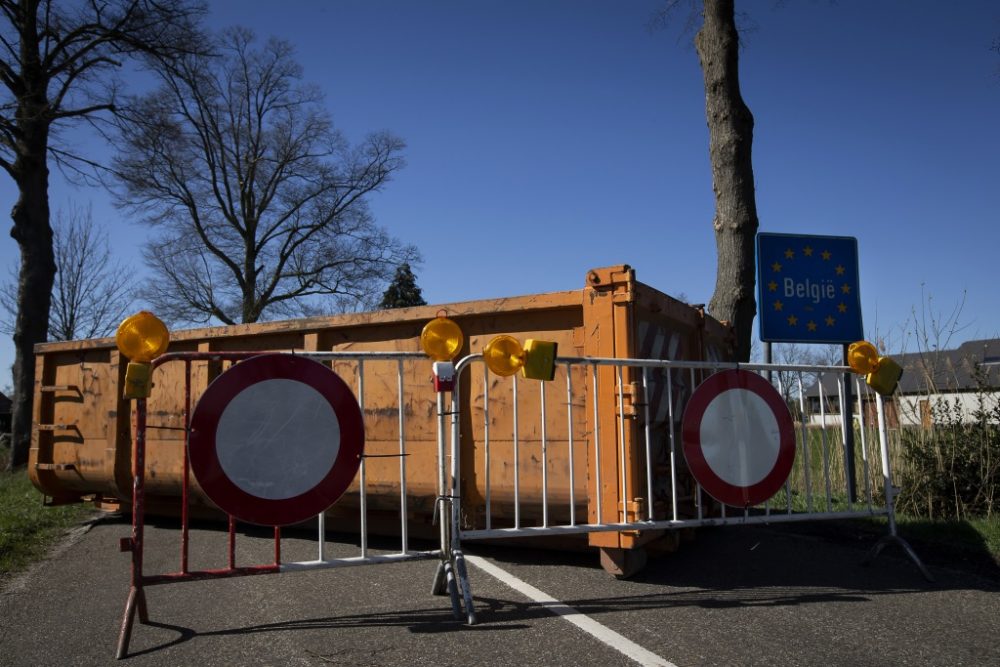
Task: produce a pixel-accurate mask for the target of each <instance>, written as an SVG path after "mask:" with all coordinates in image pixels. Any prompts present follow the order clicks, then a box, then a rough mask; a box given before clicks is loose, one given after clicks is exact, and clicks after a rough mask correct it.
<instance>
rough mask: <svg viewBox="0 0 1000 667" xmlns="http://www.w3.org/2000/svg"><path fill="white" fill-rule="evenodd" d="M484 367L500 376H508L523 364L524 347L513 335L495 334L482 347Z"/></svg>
mask: <svg viewBox="0 0 1000 667" xmlns="http://www.w3.org/2000/svg"><path fill="white" fill-rule="evenodd" d="M483 361H484V362H486V367H487V368H489V369H490V371H492V372H493V373H495V374H496V375H499V376H500V377H508V376H510V375H513V374H514V373H516V372H518V371H519V370H521V368H522V367H523V366H524V348H522V347H521V344H520V343H519V342H518V341H517V339H516V338H514V337H513V336H496V337H494V338H493V340H491V341H490V342H489V343H487V344H486V347H485V348H484V349H483Z"/></svg>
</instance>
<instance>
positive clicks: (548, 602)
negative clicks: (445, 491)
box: [465, 555, 677, 667]
mask: <svg viewBox="0 0 1000 667" xmlns="http://www.w3.org/2000/svg"><path fill="white" fill-rule="evenodd" d="M465 560H466V561H467V562H469V563H471V564H472V565H475V566H476V567H477V568H479V569H480V570H482V571H483V572H485V573H487V574H489V575H491V576H492V577H494V578H496V579H497V580H499V581H500V582H502V583H504V584H506V585H507V586H510V587H511V588H513V589H514V590H515V591H517V592H518V593H520V594H521V595H524V596H525V597H527V598H529V599H530V600H532V601H534V602H537V603H538V604H539V605H541V606H543V607H545V608H546V609H548V610H549V611H551V612H552V613H553V614H555V615H557V616H561V617H562V618H563V619H565V620H567V621H569V622H570V623H572V624H573V625H575V626H576V627H578V628H580V629H581V630H583V631H584V632H586V633H587V634H589V635H591V636H592V637H594V638H595V639H597V640H598V641H600V642H602V643H604V644H606V645H608V646H610V647H611V648H613V649H615V650H616V651H618V652H620V653H622V654H624V655H625V656H626V657H628V658H630V659H631V660H634V661H636V662H637V663H639V664H640V665H644V666H647V667H677V666H676V665H675V664H674V663H672V662H670V661H668V660H665V659H663V658H661V657H660V656H658V655H656V654H655V653H653V652H652V651H648V650H646V649H644V648H643V647H641V646H639V645H638V644H636V643H635V642H634V641H632V640H631V639H628V638H626V637H623V636H622V635H620V634H618V633H617V632H615V631H614V630H612V629H611V628H609V627H607V626H605V625H601V624H600V623H598V622H597V621H595V620H594V619H592V618H590V617H589V616H587V615H586V614H584V613H582V612H580V611H578V610H576V609H574V608H573V607H570V606H569V605H567V604H564V603H562V602H560V601H559V600H556V599H555V598H554V597H552V596H551V595H549V594H547V593H545V592H543V591H540V590H538V589H537V588H535V587H534V586H532V585H531V584H529V583H528V582H526V581H523V580H521V579H518V578H517V577H515V576H514V575H513V574H511V573H510V572H507V571H506V570H503V569H501V568H499V567H497V566H496V565H494V564H493V563H491V562H489V561H488V560H486V559H484V558H481V557H479V556H470V555H466V556H465Z"/></svg>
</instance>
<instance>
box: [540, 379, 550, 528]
mask: <svg viewBox="0 0 1000 667" xmlns="http://www.w3.org/2000/svg"><path fill="white" fill-rule="evenodd" d="M538 391H539V407H540V409H541V418H542V527H543V528H548V527H549V451H548V450H549V442H548V432H547V430H546V425H545V419H546V415H545V383H544V382H539V383H538Z"/></svg>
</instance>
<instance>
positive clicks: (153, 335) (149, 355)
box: [115, 310, 170, 398]
mask: <svg viewBox="0 0 1000 667" xmlns="http://www.w3.org/2000/svg"><path fill="white" fill-rule="evenodd" d="M169 343H170V332H169V331H167V326H166V325H165V324H164V323H163V322H162V321H160V318H158V317H157V316H156V315H154V314H153V313H151V312H149V311H146V310H143V311H140V312H138V313H136V314H135V315H132V316H130V317H126V318H125V320H123V321H122V323H121V324H120V325H118V331H117V332H116V333H115V344H116V345H118V350H119V351H120V352H121V353H122V354H123V355H125V356H126V357H128V359H129V364H128V367H127V368H126V369H125V387H124V390H123V392H122V393H123V395H124V397H125V398H147V397H148V396H149V392H150V389H151V388H152V386H153V384H152V381H151V377H150V376H151V373H150V371H151V369H150V366H149V362H151V361H152V360H153V359H155V358H156V357H158V356H160V355H161V354H163V353H164V352H166V351H167V345H168V344H169Z"/></svg>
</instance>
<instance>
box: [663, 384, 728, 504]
mask: <svg viewBox="0 0 1000 667" xmlns="http://www.w3.org/2000/svg"><path fill="white" fill-rule="evenodd" d="M689 377H690V383H691V391H692V392H694V390H695V389H696V388H697V386H698V385H697V384H695V375H694V369H693V368H692V369H691V372H690V376H689ZM671 429H673V424H671ZM694 506H695V508H696V509H697V511H698V520H699V521H701V520H702V519H704V518H705V506H704V505H703V504H702V498H701V484H699V483H698V482H697V481H696V482H695V483H694ZM725 508H726V506H725V505H723V506H722V509H723V511H725Z"/></svg>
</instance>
